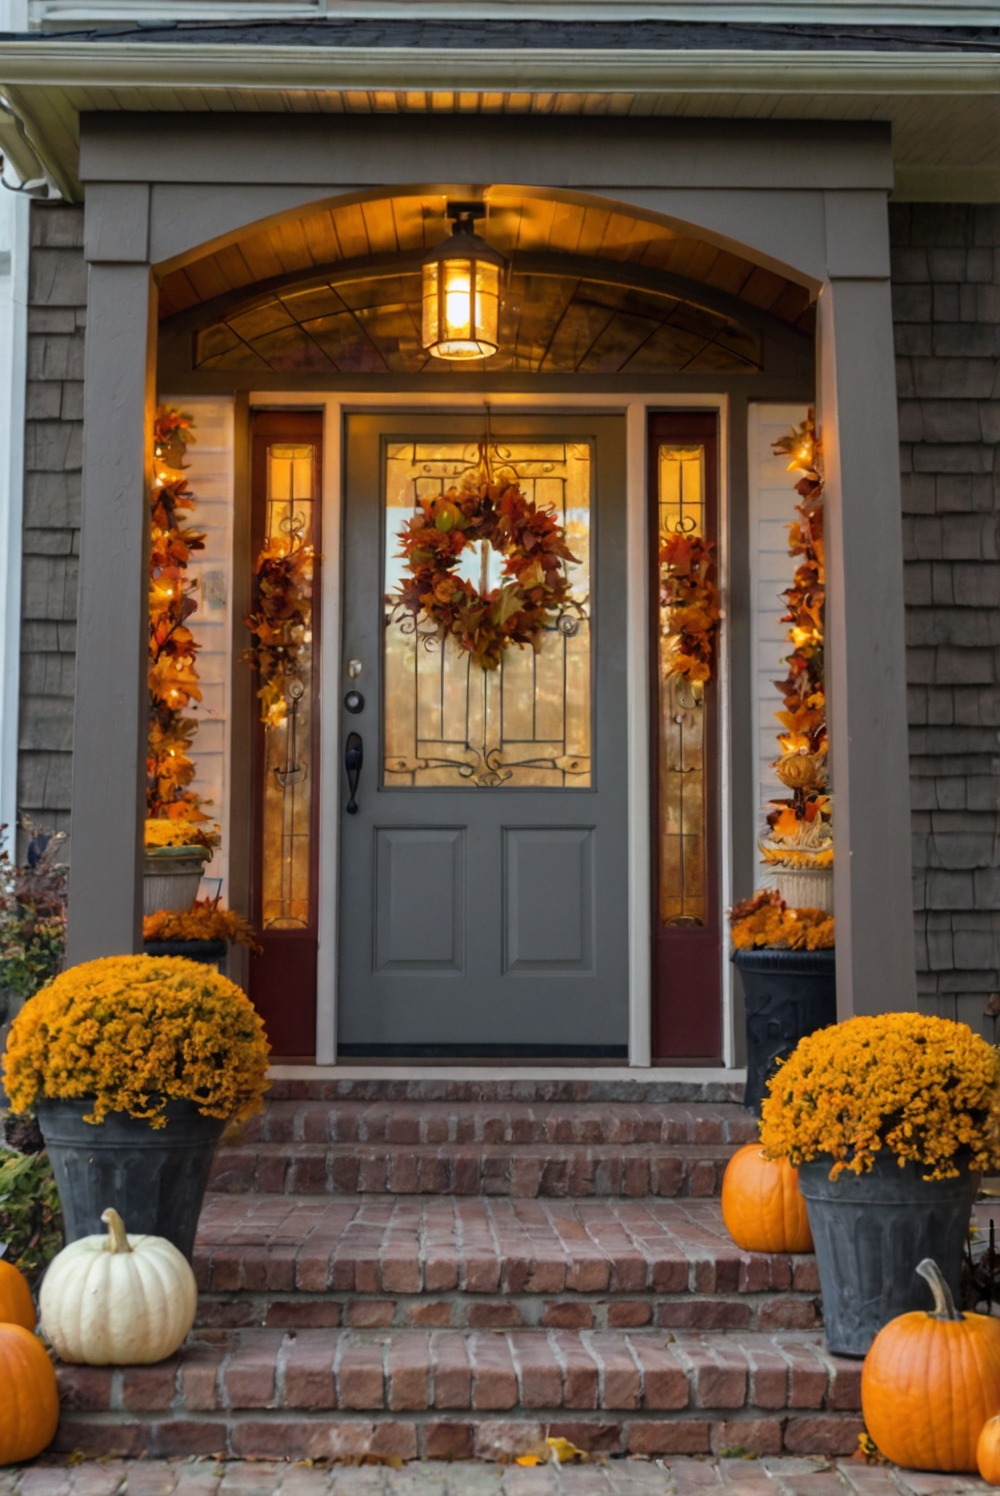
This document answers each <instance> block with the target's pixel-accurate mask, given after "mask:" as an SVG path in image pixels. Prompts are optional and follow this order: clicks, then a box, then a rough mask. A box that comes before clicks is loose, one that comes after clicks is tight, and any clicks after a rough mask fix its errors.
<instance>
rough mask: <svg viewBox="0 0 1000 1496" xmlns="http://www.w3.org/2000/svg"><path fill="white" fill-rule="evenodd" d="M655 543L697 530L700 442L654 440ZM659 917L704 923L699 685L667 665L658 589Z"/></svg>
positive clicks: (671, 922)
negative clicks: (658, 443) (659, 442)
mask: <svg viewBox="0 0 1000 1496" xmlns="http://www.w3.org/2000/svg"><path fill="white" fill-rule="evenodd" d="M657 481H658V498H659V504H658V508H659V547H658V549H659V548H661V547H662V545H663V542H664V540H665V539H666V538H667V537H668V536H670V535H678V534H683V535H703V534H704V526H705V449H704V447H701V446H693V445H692V446H666V445H663V446H660V447H659V452H658V462H657ZM659 608H660V627H659V641H660V658H659V662H658V670H657V677H658V690H659V713H658V721H659V724H660V727H659V730H660V753H659V761H660V795H659V804H660V828H659V831H660V834H659V856H660V881H659V887H660V911H659V912H660V920H661V921H662V923H663V924H665V925H668V926H684V925H704V924H705V923H706V917H707V893H708V889H707V878H706V858H705V840H706V830H705V808H706V807H705V793H706V784H705V711H704V688H703V686H702V684H701V683H700V682H697V681H695V682H692V681H690V680H688V679H687V678H686V677H685V676H683V675H679V674H678V673H677V672H676V671H675V670H674V669H673V668H672V664H671V661H672V657H673V652H674V649H675V647H676V643H677V636H676V634H671V632H670V622H669V607H668V605H667V603H666V601H665V599H664V597H663V589H662V588H661V590H660V602H659Z"/></svg>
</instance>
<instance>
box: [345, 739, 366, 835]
mask: <svg viewBox="0 0 1000 1496" xmlns="http://www.w3.org/2000/svg"><path fill="white" fill-rule="evenodd" d="M364 761H365V750H364V744H363V743H362V741H361V734H360V733H359V732H349V733H348V734H347V742H346V744H345V745H344V768H345V769H346V770H347V788H348V791H349V792H350V796H351V798H350V799H349V800H348V802H347V814H348V815H349V816H355V815H357V813H358V802H357V800H356V798H355V796H356V795H357V793H358V780H359V779H360V778H361V766H362V764H363V763H364Z"/></svg>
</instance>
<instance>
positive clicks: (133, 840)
mask: <svg viewBox="0 0 1000 1496" xmlns="http://www.w3.org/2000/svg"><path fill="white" fill-rule="evenodd" d="M118 191H119V192H120V191H121V189H120V188H119V189H118ZM95 197H97V198H99V197H100V193H99V191H98V192H97V193H96V194H95ZM97 206H98V204H97V203H96V202H95V204H94V207H95V209H96V208H97ZM121 206H122V207H123V208H125V209H126V211H125V212H124V213H123V214H122V218H121V220H120V222H121V227H122V229H123V230H128V228H129V224H130V222H131V224H132V226H133V229H134V227H135V217H134V215H130V214H129V213H128V211H127V208H128V206H131V205H129V204H122V205H121ZM137 206H141V204H140V205H137ZM144 221H145V219H144V217H143V222H144ZM110 227H111V225H110V224H109V221H108V220H107V219H105V220H104V221H103V223H102V222H101V221H100V220H98V221H97V223H96V224H95V222H94V214H93V213H92V205H91V200H90V194H89V192H88V202H87V230H88V233H87V239H88V258H89V259H90V261H91V264H90V277H89V285H88V302H87V343H86V362H85V373H84V378H85V384H84V428H83V497H82V533H81V551H80V601H79V611H78V615H77V617H78V627H77V656H76V658H77V666H76V708H75V714H74V723H73V793H72V816H73V820H72V830H73V850H72V870H71V874H70V893H69V948H68V956H67V959H68V962H69V963H70V964H72V963H75V962H78V961H87V960H90V959H91V958H93V957H95V956H108V955H119V954H123V953H128V952H131V951H138V950H141V949H142V832H143V821H144V818H145V769H146V720H147V708H146V660H147V651H148V633H147V590H148V579H147V546H148V535H149V502H148V498H149V460H150V451H151V438H152V413H153V402H154V395H155V368H154V358H155V350H156V332H155V328H156V322H155V310H156V303H155V294H154V284H153V278H152V274H151V272H150V267H149V265H148V264H146V263H144V261H145V241H144V239H143V240H141V242H139V240H138V239H137V237H136V235H135V233H134V232H133V234H132V236H131V239H130V240H129V239H127V241H126V243H125V244H124V245H121V244H118V243H116V242H115V241H116V240H117V239H118V237H119V235H118V234H117V233H112V232H109V229H110ZM140 237H141V236H140ZM129 261H131V262H132V263H129Z"/></svg>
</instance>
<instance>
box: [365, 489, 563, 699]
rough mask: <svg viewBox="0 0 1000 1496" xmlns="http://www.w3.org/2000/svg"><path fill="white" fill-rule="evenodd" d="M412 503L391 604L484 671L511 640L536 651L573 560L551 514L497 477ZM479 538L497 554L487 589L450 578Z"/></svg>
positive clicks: (560, 600)
mask: <svg viewBox="0 0 1000 1496" xmlns="http://www.w3.org/2000/svg"><path fill="white" fill-rule="evenodd" d="M418 502H419V507H418V509H417V512H416V513H415V514H414V515H413V517H412V518H411V519H410V520H408V521H407V522H406V524H405V525H404V526H403V527H402V529H401V530H400V532H399V537H398V538H399V544H400V551H399V555H400V556H401V557H402V558H403V560H404V561H405V563H406V573H407V574H406V576H405V578H404V580H403V581H402V582H401V583H400V586H399V590H398V592H397V593H396V594H395V595H394V597H393V601H394V602H395V603H396V605H397V606H398V607H401V608H402V609H403V610H405V611H406V612H408V613H412V614H413V616H414V617H415V618H417V617H419V616H420V615H421V614H423V615H424V617H425V618H427V619H428V620H429V621H430V622H431V623H433V624H435V625H436V627H437V631H438V634H439V636H440V637H441V638H442V639H443V638H447V637H448V636H450V637H451V638H452V639H454V640H455V642H456V644H457V645H458V646H459V648H460V649H463V650H465V651H467V652H468V653H469V654H471V656H472V658H473V660H474V661H475V663H476V664H477V665H481V666H482V668H483V669H484V670H496V668H497V666H498V665H499V664H500V660H501V657H502V655H503V652H504V650H505V649H507V648H508V646H509V645H511V644H518V645H525V644H530V645H531V647H532V648H533V649H534V650H535V651H536V652H537V651H538V650H539V649H541V645H542V633H543V630H544V629H545V628H546V626H547V625H549V626H551V620H552V618H553V617H554V615H556V614H557V613H558V612H559V610H560V609H561V608H562V606H563V604H564V603H565V602H566V600H567V598H568V597H569V580H568V578H567V575H566V563H567V562H570V561H576V559H577V558H576V557H575V556H574V555H573V554H572V553H571V551H570V549H569V547H568V545H567V543H566V535H565V532H564V530H563V528H562V526H561V525H560V524H559V521H558V518H557V516H556V514H555V512H554V511H553V510H551V509H547V508H539V507H538V506H537V505H536V504H534V503H533V502H532V501H531V500H530V499H527V498H526V497H525V496H524V494H523V493H522V492H521V490H520V488H519V487H518V485H517V483H516V482H509V481H503V480H501V481H500V482H492V481H489V480H483V481H480V482H478V483H476V484H473V485H471V486H469V487H464V488H461V489H459V488H452V489H449V491H448V492H447V493H445V494H440V495H436V496H435V497H433V498H423V499H420V500H419V501H418ZM479 541H487V542H488V543H489V544H490V546H492V548H493V550H495V551H497V552H498V553H499V554H500V555H501V556H502V557H503V558H504V559H503V568H502V580H501V583H500V586H499V587H495V588H493V589H491V590H490V591H488V592H480V591H479V589H478V588H477V587H476V586H475V585H474V584H473V583H472V582H469V581H467V580H466V579H465V578H464V577H461V576H457V575H456V567H457V566H458V563H459V559H460V558H461V556H462V553H463V552H464V551H465V550H466V549H467V548H468V547H469V546H474V545H476V544H477V543H478V542H479Z"/></svg>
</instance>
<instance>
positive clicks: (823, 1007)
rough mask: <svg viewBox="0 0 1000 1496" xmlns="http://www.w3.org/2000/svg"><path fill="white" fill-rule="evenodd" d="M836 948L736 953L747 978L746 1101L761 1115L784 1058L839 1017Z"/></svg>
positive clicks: (735, 958) (734, 954) (746, 1103)
mask: <svg viewBox="0 0 1000 1496" xmlns="http://www.w3.org/2000/svg"><path fill="white" fill-rule="evenodd" d="M835 954H836V953H835V952H834V951H832V950H828V951H780V950H759V951H734V952H733V965H734V966H735V967H736V968H737V970H738V971H739V973H740V975H741V976H742V978H743V993H744V996H745V999H746V1022H747V1085H746V1091H745V1093H744V1096H743V1105H744V1106H745V1107H748V1108H749V1109H750V1111H752V1112H753V1113H754V1114H755V1115H756V1116H758V1117H759V1116H760V1106H761V1102H762V1101H763V1099H764V1097H765V1095H766V1094H767V1082H768V1079H769V1078H770V1076H772V1075H773V1074H774V1072H775V1070H776V1069H777V1064H778V1060H779V1059H785V1058H787V1057H788V1055H790V1054H791V1052H792V1050H793V1049H794V1048H795V1046H796V1044H798V1042H799V1040H800V1039H803V1038H805V1036H806V1034H812V1033H814V1032H815V1031H816V1029H821V1028H826V1026H827V1025H828V1024H830V1023H836V1021H837V977H836V966H835Z"/></svg>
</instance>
